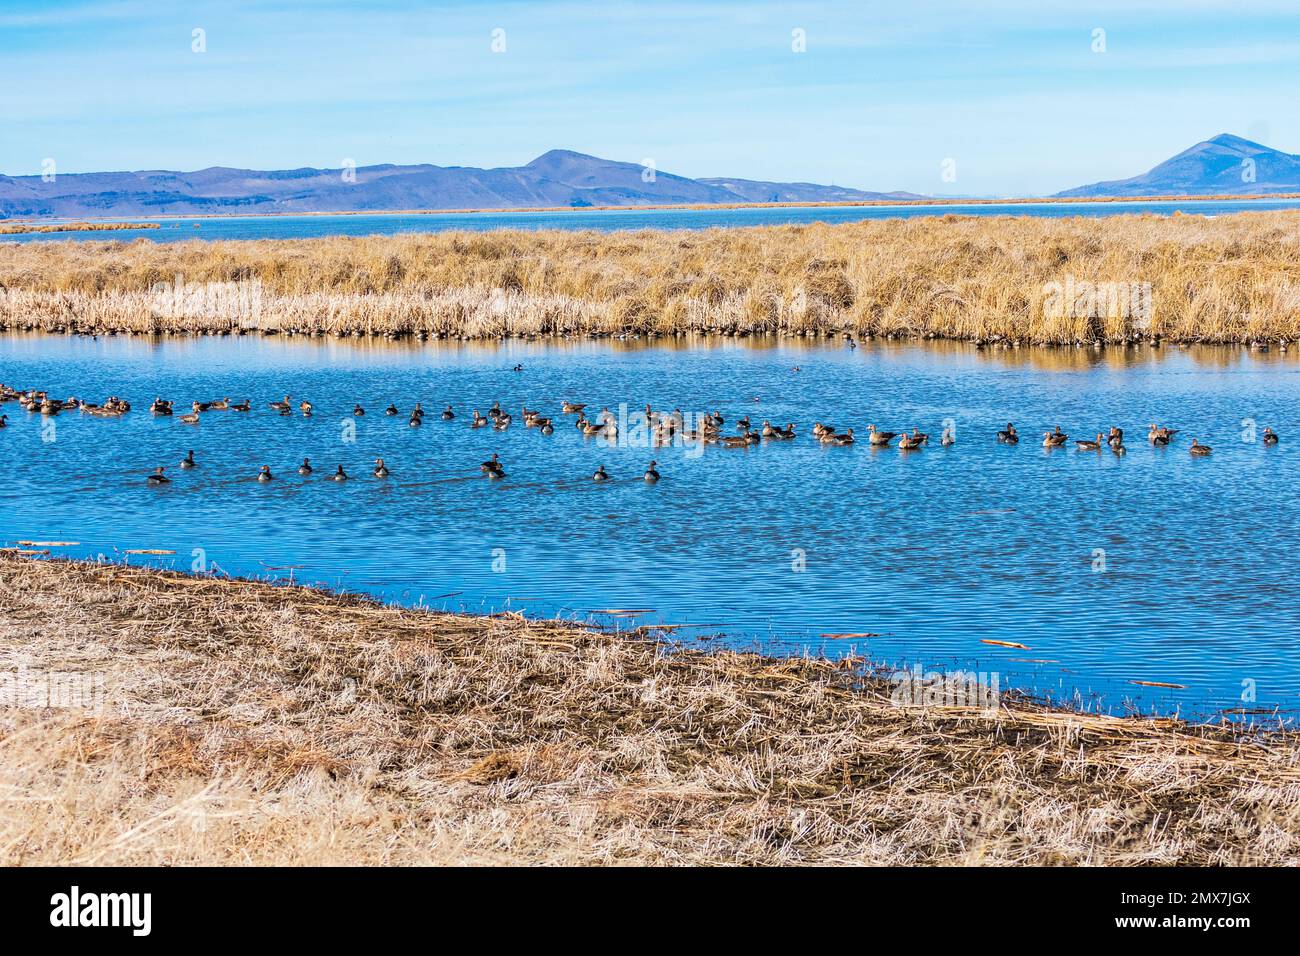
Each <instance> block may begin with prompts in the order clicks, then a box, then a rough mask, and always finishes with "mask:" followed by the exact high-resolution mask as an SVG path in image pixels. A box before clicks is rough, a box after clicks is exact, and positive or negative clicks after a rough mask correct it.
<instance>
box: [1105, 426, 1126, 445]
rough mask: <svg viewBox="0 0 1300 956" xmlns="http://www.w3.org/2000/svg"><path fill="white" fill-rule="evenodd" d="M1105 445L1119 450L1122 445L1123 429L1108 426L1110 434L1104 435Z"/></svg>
mask: <svg viewBox="0 0 1300 956" xmlns="http://www.w3.org/2000/svg"><path fill="white" fill-rule="evenodd" d="M1106 444H1107V445H1109V446H1110V447H1111V448H1120V447H1122V446H1123V445H1124V429H1122V428H1117V427H1115V426H1114V425H1111V426H1110V432H1109V433H1108V434H1107V435H1106Z"/></svg>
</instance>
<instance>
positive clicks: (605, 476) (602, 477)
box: [591, 465, 609, 481]
mask: <svg viewBox="0 0 1300 956" xmlns="http://www.w3.org/2000/svg"><path fill="white" fill-rule="evenodd" d="M591 480H592V481H609V472H607V471H605V466H604V465H597V466H596V471H595V474H593V475H592V476H591Z"/></svg>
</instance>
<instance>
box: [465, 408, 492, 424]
mask: <svg viewBox="0 0 1300 956" xmlns="http://www.w3.org/2000/svg"><path fill="white" fill-rule="evenodd" d="M487 423H488V419H487V418H484V417H483V416H482V415H480V414H479V413H478V409H477V408H476V409H474V418H473V419H472V420H471V421H470V423H469V427H470V428H482V427H483V426H484V425H486V424H487Z"/></svg>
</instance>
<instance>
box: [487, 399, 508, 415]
mask: <svg viewBox="0 0 1300 956" xmlns="http://www.w3.org/2000/svg"><path fill="white" fill-rule="evenodd" d="M504 414H505V412H503V411H501V403H500V402H493V403H492V407H491V408H489V409H488V418H497V417H499V416H501V415H504Z"/></svg>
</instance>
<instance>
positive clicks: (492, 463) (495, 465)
mask: <svg viewBox="0 0 1300 956" xmlns="http://www.w3.org/2000/svg"><path fill="white" fill-rule="evenodd" d="M478 469H479V471H481V472H483V473H484V474H485V475H487V476H488V477H489V478H490V477H492V475H494V474H496V473H497V472H501V471H502V470H503V469H502V466H501V459H500V457H498V455H497V453H496V452H493V453H492V457H491V458H489V459H488V460H487V461H485V462H483V464H481V465H479V466H478Z"/></svg>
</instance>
